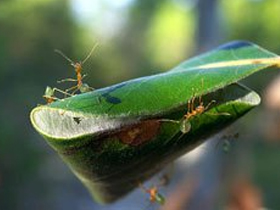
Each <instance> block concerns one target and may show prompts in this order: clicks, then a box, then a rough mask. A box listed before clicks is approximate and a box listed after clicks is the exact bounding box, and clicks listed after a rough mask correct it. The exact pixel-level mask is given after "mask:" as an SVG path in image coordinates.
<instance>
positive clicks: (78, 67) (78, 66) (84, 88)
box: [55, 44, 98, 95]
mask: <svg viewBox="0 0 280 210" xmlns="http://www.w3.org/2000/svg"><path fill="white" fill-rule="evenodd" d="M97 45H98V44H95V45H94V46H93V48H92V49H91V51H90V52H89V54H88V55H87V56H86V57H85V59H84V60H83V61H80V62H73V61H72V60H71V59H70V58H68V57H67V56H66V55H65V54H64V53H63V52H61V51H60V50H55V52H56V53H58V54H60V55H61V56H62V57H64V58H65V59H66V60H67V61H69V62H70V64H71V66H73V67H74V69H75V73H76V79H73V78H67V79H63V80H60V81H58V83H61V82H77V85H75V86H73V87H71V88H68V89H66V90H65V92H67V93H68V92H69V91H72V93H71V95H74V94H75V93H76V92H77V91H80V92H81V93H85V92H89V91H92V90H94V88H92V87H90V86H89V85H88V84H86V83H83V81H82V80H83V78H84V77H85V76H86V75H82V65H83V64H84V63H85V62H86V61H87V60H88V59H89V58H90V56H91V54H92V53H93V51H94V50H95V48H96V47H97Z"/></svg>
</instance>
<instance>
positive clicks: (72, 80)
mask: <svg viewBox="0 0 280 210" xmlns="http://www.w3.org/2000/svg"><path fill="white" fill-rule="evenodd" d="M62 82H77V80H76V79H73V78H66V79H62V80H58V81H57V83H62Z"/></svg>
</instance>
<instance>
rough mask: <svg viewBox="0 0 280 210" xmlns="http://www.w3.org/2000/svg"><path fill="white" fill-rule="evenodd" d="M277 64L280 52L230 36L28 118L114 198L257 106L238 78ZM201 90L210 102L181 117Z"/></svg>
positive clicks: (83, 175) (84, 177)
mask: <svg viewBox="0 0 280 210" xmlns="http://www.w3.org/2000/svg"><path fill="white" fill-rule="evenodd" d="M277 66H279V59H278V57H277V55H275V54H273V53H270V52H268V51H266V50H264V49H262V48H260V47H258V46H257V45H254V44H252V43H249V42H231V43H228V44H226V45H223V46H221V47H219V48H217V49H216V50H213V51H211V52H209V53H206V54H203V55H201V56H198V57H195V58H193V59H190V60H188V61H186V62H183V63H182V64H180V65H179V66H177V67H175V68H174V69H172V70H170V71H168V72H166V73H161V74H157V75H152V76H147V77H142V78H138V79H134V80H130V81H126V82H123V83H120V84H117V85H113V86H111V87H107V88H102V89H99V90H95V91H93V92H89V93H84V94H79V95H75V96H73V97H70V98H66V99H63V100H59V101H57V102H54V103H51V104H49V105H45V106H38V107H36V108H35V109H33V110H32V112H31V121H32V124H33V126H34V127H35V129H36V130H37V131H38V132H39V133H40V134H41V135H42V136H44V138H45V139H46V141H47V142H48V143H49V144H50V145H51V146H52V147H53V148H54V149H55V150H56V151H57V152H58V154H59V155H60V156H61V157H62V159H63V160H64V161H65V162H66V163H67V164H68V165H69V167H70V168H71V169H72V171H73V172H74V173H75V175H76V176H77V177H78V178H79V179H80V180H81V181H82V182H83V183H84V185H85V186H86V187H87V188H88V189H89V191H90V192H91V194H92V195H93V197H94V198H95V199H96V200H97V201H98V202H102V203H107V202H112V201H115V200H117V199H119V198H120V197H121V196H123V195H125V194H127V193H128V192H130V191H131V190H132V189H134V188H135V187H137V186H138V184H139V183H140V182H143V181H144V180H146V179H148V178H149V177H151V176H152V175H154V174H155V173H156V172H158V171H159V170H160V169H162V168H163V167H164V166H165V165H166V164H168V163H169V162H172V161H174V160H175V159H176V158H178V157H180V156H181V155H183V154H185V153H186V152H188V151H190V150H192V149H193V148H195V147H196V146H198V145H199V144H201V143H202V142H203V141H205V140H206V139H207V138H208V137H210V136H211V135H213V134H215V133H217V132H219V131H221V130H222V129H223V128H225V127H226V126H228V125H229V124H231V123H233V122H234V121H236V120H237V119H238V118H240V117H241V116H243V115H244V114H245V113H247V112H248V111H250V110H251V109H252V108H254V107H255V106H257V105H258V104H259V103H260V97H259V96H258V94H256V93H255V92H254V91H252V90H250V89H249V88H247V87H245V86H243V85H240V84H238V83H237V82H238V81H240V80H242V79H244V78H246V77H248V76H250V75H252V74H254V73H256V72H259V71H261V70H264V69H268V68H269V67H277ZM201 97H202V98H201ZM200 98H201V100H202V102H203V105H204V107H207V105H210V107H209V109H207V110H204V112H203V113H202V114H197V115H195V116H192V117H190V118H188V119H185V118H183V116H184V115H185V114H186V113H187V111H188V101H190V100H192V99H195V104H194V108H197V107H198V105H199V104H200V102H199V100H200ZM213 100H215V103H212V102H213ZM210 103H211V104H210ZM200 105H202V104H200ZM182 119H185V120H182ZM183 125H184V126H185V127H186V128H188V131H187V130H185V131H186V132H185V133H182V131H181V129H182V127H184V126H183Z"/></svg>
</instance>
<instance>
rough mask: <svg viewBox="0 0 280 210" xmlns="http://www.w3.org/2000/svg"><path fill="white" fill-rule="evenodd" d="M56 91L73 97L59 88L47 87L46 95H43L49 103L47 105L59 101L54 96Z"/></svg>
mask: <svg viewBox="0 0 280 210" xmlns="http://www.w3.org/2000/svg"><path fill="white" fill-rule="evenodd" d="M55 91H57V92H60V93H63V94H65V95H71V94H69V93H66V92H65V91H63V90H60V89H58V88H51V87H49V86H47V87H46V90H45V94H44V95H43V98H44V99H45V100H46V101H47V104H50V103H52V102H54V101H56V100H59V99H58V98H57V97H55V96H54V93H55Z"/></svg>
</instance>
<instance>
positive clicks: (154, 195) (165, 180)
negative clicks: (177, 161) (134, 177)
mask: <svg viewBox="0 0 280 210" xmlns="http://www.w3.org/2000/svg"><path fill="white" fill-rule="evenodd" d="M173 169H174V168H173V164H171V166H170V167H169V169H168V171H167V172H165V173H163V174H162V175H161V177H160V178H159V183H158V184H157V185H152V186H151V187H150V188H146V187H144V186H143V185H142V184H141V183H139V187H140V188H141V190H142V191H143V192H144V193H148V194H149V196H150V197H149V199H150V202H151V203H155V202H157V203H158V204H160V205H164V203H165V197H164V196H163V195H162V194H161V193H159V192H158V191H159V190H158V188H159V187H163V186H167V185H168V184H169V183H170V178H171V176H172V173H173Z"/></svg>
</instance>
